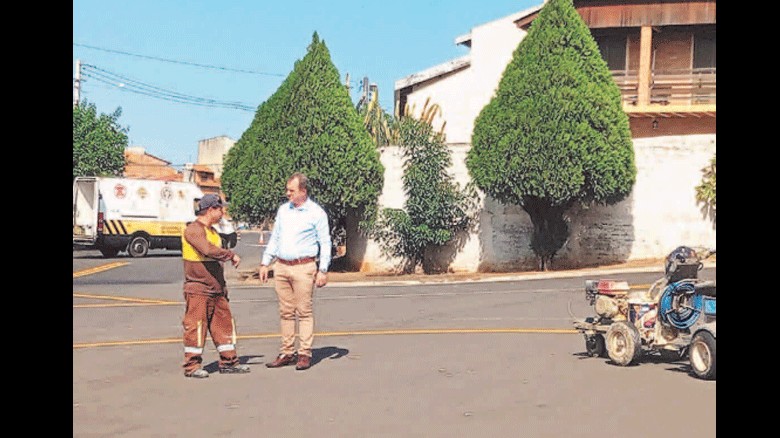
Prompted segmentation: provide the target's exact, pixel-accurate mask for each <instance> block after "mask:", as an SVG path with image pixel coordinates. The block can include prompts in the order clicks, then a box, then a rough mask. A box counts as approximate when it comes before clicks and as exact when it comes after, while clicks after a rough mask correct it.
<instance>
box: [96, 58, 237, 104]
mask: <svg viewBox="0 0 780 438" xmlns="http://www.w3.org/2000/svg"><path fill="white" fill-rule="evenodd" d="M82 67H86V68H87V70H93V73H95V74H97V75H98V76H101V77H103V78H106V79H109V80H120V81H123V82H121V83H122V86H126V85H128V84H130V85H133V84H137V85H138V86H139V87H140V88H142V89H145V90H148V91H151V92H160V93H162V94H164V95H168V96H171V97H176V98H181V99H188V100H196V101H199V102H204V103H219V104H227V105H238V106H246V107H250V105H248V104H245V103H243V102H227V101H218V100H215V99H206V98H203V97H196V96H189V95H186V94H182V93H179V92H176V91H169V90H166V89H164V88H160V87H156V86H154V85H149V84H146V83H144V82H141V81H138V80H135V79H131V78H129V77H127V76H123V75H120V74H117V73H113V72H110V71H108V70H105V69H102V68H99V67H96V66H94V65H91V64H82ZM94 70H97V72H95V71H94Z"/></svg>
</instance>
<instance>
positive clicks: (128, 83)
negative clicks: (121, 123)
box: [82, 64, 255, 111]
mask: <svg viewBox="0 0 780 438" xmlns="http://www.w3.org/2000/svg"><path fill="white" fill-rule="evenodd" d="M82 69H83V73H82V74H83V75H84V76H85V77H88V78H91V79H94V80H96V81H98V82H102V83H105V84H108V85H111V86H113V87H115V88H119V89H120V90H121V91H127V92H131V93H136V94H142V95H145V96H149V97H154V98H157V99H162V100H167V101H171V102H177V103H185V104H190V105H198V106H207V107H221V108H228V109H238V110H243V111H254V110H255V108H254V107H253V106H251V105H248V104H245V103H242V102H228V101H219V100H215V99H207V98H203V97H197V96H190V95H186V94H182V93H179V92H176V91H170V90H166V89H164V88H160V87H157V86H154V85H149V84H146V83H144V82H141V81H137V80H135V79H131V78H129V77H126V76H123V75H119V74H117V73H113V72H110V71H108V70H104V69H101V68H98V67H96V66H94V65H89V64H82Z"/></svg>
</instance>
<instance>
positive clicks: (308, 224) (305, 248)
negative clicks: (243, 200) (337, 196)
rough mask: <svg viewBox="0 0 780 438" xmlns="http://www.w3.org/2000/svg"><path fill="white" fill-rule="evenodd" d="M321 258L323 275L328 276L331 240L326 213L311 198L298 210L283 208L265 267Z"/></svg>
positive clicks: (276, 221) (275, 225)
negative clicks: (282, 261)
mask: <svg viewBox="0 0 780 438" xmlns="http://www.w3.org/2000/svg"><path fill="white" fill-rule="evenodd" d="M318 254H319V256H320V271H322V272H328V267H329V266H330V259H331V240H330V227H329V226H328V215H327V214H326V213H325V210H323V209H322V207H320V206H319V205H318V204H317V203H316V202H314V201H312V200H311V199H308V198H307V199H306V201H305V202H304V203H303V204H302V205H301V206H300V207H297V208H296V207H295V205H293V203H292V202H285V203H284V204H282V205H281V206H279V209H278V210H276V219H274V229H273V231H272V232H271V238H270V239H269V240H268V246H267V247H266V248H265V252H264V253H263V260H262V262H261V264H263V265H265V266H268V265H269V264H270V263H271V260H272V259H273V258H274V257H276V258H280V259H285V260H295V259H300V258H304V257H316V256H317V255H318Z"/></svg>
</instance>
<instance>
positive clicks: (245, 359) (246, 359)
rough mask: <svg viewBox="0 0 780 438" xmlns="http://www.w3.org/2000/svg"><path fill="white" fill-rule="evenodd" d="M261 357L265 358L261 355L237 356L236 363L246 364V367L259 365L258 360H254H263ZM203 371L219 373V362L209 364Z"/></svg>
mask: <svg viewBox="0 0 780 438" xmlns="http://www.w3.org/2000/svg"><path fill="white" fill-rule="evenodd" d="M263 357H265V356H264V355H262V354H261V355H257V356H251V355H246V356H240V355H239V356H238V362H239V363H241V364H247V365H260V364H261V363H262V362H261V361H258V360H255V359H258V358H263ZM203 369H204V370H206V371H208V372H209V374H212V373H218V372H219V361H216V360H215V361H213V362H211V363H209V364H208V365H206V366H204V367H203Z"/></svg>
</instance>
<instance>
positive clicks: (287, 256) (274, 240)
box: [260, 172, 331, 370]
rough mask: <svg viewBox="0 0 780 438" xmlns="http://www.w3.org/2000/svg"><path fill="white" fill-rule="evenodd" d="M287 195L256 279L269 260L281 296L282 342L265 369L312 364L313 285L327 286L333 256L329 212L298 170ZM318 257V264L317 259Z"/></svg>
mask: <svg viewBox="0 0 780 438" xmlns="http://www.w3.org/2000/svg"><path fill="white" fill-rule="evenodd" d="M287 199H289V200H290V202H285V203H284V204H282V205H281V206H280V207H279V209H278V210H277V211H276V219H275V220H274V228H273V231H272V232H271V238H270V239H269V241H268V246H267V247H266V249H265V252H264V253H263V259H262V261H261V262H260V281H262V282H263V283H265V282H267V281H268V266H269V265H270V264H271V261H272V260H273V259H276V263H275V264H274V285H275V289H276V296H277V298H278V299H279V317H280V320H281V321H280V326H281V332H282V342H281V347H280V353H279V357H277V358H276V360H274V361H273V362H271V363H267V364H266V366H267V367H268V368H278V367H283V366H287V365H292V364H293V363H294V364H295V369H296V370H306V369H309V367H311V355H312V350H311V348H312V343H313V341H314V312H313V306H312V296H313V293H314V286H315V285H316V286H317V287H323V286H325V285H326V284H328V266H329V265H330V259H331V240H330V227H329V226H328V215H327V214H326V213H325V210H323V209H322V207H320V206H319V205H318V204H317V203H316V202H314V201H312V200H311V199H309V179H308V178H307V177H306V175H304V174H302V173H299V172H296V173H294V174H293V175H292V176H291V177H290V178H289V179H288V180H287ZM318 256H319V266H318V264H317V257H318ZM296 315H297V317H298V340H299V343H298V351H297V352H296V350H295V318H296Z"/></svg>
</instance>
